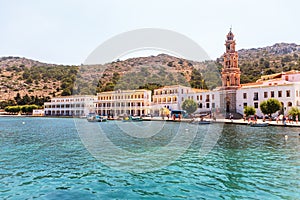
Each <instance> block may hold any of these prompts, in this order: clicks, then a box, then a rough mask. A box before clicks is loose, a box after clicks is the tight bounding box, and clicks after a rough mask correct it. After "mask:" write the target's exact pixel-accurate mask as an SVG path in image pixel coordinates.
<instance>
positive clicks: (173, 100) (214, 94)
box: [152, 85, 220, 114]
mask: <svg viewBox="0 0 300 200" xmlns="http://www.w3.org/2000/svg"><path fill="white" fill-rule="evenodd" d="M186 99H192V100H194V101H195V102H196V103H197V105H198V108H197V111H196V113H202V112H214V111H216V110H218V109H219V108H220V91H219V90H213V91H209V90H202V89H194V88H191V87H186V86H182V85H173V86H165V87H162V88H159V89H156V90H154V95H153V103H152V111H153V113H154V114H158V113H159V110H160V109H161V108H163V107H165V108H168V109H169V110H182V103H183V102H184V101H185V100H186Z"/></svg>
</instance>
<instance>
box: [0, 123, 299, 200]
mask: <svg viewBox="0 0 300 200" xmlns="http://www.w3.org/2000/svg"><path fill="white" fill-rule="evenodd" d="M111 123H112V122H108V123H102V124H101V126H103V129H107V130H110V133H111V134H112V136H111V137H112V140H113V141H114V143H115V144H117V145H119V146H120V147H121V146H122V144H123V143H124V141H126V146H125V147H124V148H127V150H128V148H132V150H133V151H138V150H139V149H140V148H142V149H143V140H132V143H130V142H128V141H130V140H128V138H124V137H120V139H118V138H119V137H117V136H118V129H116V128H115V127H114V126H113V125H112V124H111ZM120 123H121V122H120ZM141 123H144V124H142V125H145V126H146V125H147V123H148V122H141ZM155 123H161V122H155ZM176 126H177V124H176V123H169V124H168V125H167V128H166V135H167V136H170V137H173V136H172V131H169V132H168V131H167V130H172V128H174V127H176ZM211 126H215V127H214V128H220V129H222V131H221V136H220V138H219V140H218V142H217V144H216V145H215V146H214V148H213V149H212V150H211V151H210V153H209V154H208V155H206V156H205V157H202V158H200V157H199V156H198V153H199V151H198V149H199V148H200V145H199V143H200V141H201V134H203V133H202V132H203V130H204V129H205V128H206V127H205V126H203V127H200V128H199V130H198V132H199V133H198V135H197V136H196V138H195V140H194V142H193V144H192V145H191V146H190V148H189V149H188V150H187V151H186V152H185V153H184V154H183V155H182V156H181V157H180V158H179V159H177V160H176V161H175V162H173V163H172V164H171V165H169V166H166V167H163V168H161V169H159V170H156V171H152V172H145V173H134V172H126V171H118V170H116V169H113V168H110V167H108V166H106V165H104V164H103V163H101V162H100V161H98V160H97V159H95V158H94V157H93V156H92V155H91V154H90V153H89V152H88V151H87V150H86V148H85V146H84V145H83V144H82V142H81V140H80V137H79V135H78V133H77V131H76V128H75V124H74V120H73V119H56V118H19V117H15V118H11V117H2V118H0V147H1V154H0V199H35V198H37V199H170V198H173V199H186V198H188V199H300V192H299V191H300V138H299V137H298V134H299V133H300V129H299V128H285V127H267V128H253V127H247V126H240V125H224V126H220V125H217V124H215V125H211ZM201 131H202V132H201ZM114 133H115V134H116V135H115V136H114V135H113V134H114ZM284 134H287V135H288V136H289V137H288V139H287V140H286V139H285V138H284ZM167 141H168V139H165V140H164V139H162V137H161V136H159V137H157V138H156V137H153V138H152V139H151V140H150V141H145V146H147V149H149V147H151V148H153V147H155V146H156V147H157V146H163V145H166V143H167Z"/></svg>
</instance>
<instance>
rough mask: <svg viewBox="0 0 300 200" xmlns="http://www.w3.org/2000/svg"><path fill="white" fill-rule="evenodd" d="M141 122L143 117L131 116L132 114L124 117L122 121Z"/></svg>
mask: <svg viewBox="0 0 300 200" xmlns="http://www.w3.org/2000/svg"><path fill="white" fill-rule="evenodd" d="M131 121H132V122H141V121H143V118H141V117H133V116H129V117H124V119H123V122H131Z"/></svg>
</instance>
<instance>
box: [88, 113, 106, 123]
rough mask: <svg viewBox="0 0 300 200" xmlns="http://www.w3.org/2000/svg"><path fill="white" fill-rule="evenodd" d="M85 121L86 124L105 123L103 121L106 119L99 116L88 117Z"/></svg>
mask: <svg viewBox="0 0 300 200" xmlns="http://www.w3.org/2000/svg"><path fill="white" fill-rule="evenodd" d="M86 119H87V121H88V122H105V121H107V118H104V117H103V116H99V115H88V116H87V118H86Z"/></svg>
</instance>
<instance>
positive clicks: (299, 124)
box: [144, 117, 300, 128]
mask: <svg viewBox="0 0 300 200" xmlns="http://www.w3.org/2000/svg"><path fill="white" fill-rule="evenodd" d="M144 120H145V121H167V122H186V123H190V122H192V120H193V119H185V118H184V119H181V120H178V119H177V120H175V121H174V120H172V119H171V118H170V119H167V118H165V119H162V117H153V118H150V117H145V118H144ZM206 120H207V121H212V122H213V123H226V124H239V125H249V121H248V120H246V121H245V120H244V119H233V120H230V119H216V120H215V121H214V120H212V119H206ZM197 121H200V119H199V118H196V119H195V120H194V121H193V122H197ZM265 122H267V123H268V124H269V126H286V127H299V128H300V122H297V123H296V122H295V121H293V122H287V123H286V124H283V122H282V120H280V121H278V122H276V121H269V120H266V121H265ZM257 123H263V120H262V119H258V120H257Z"/></svg>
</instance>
